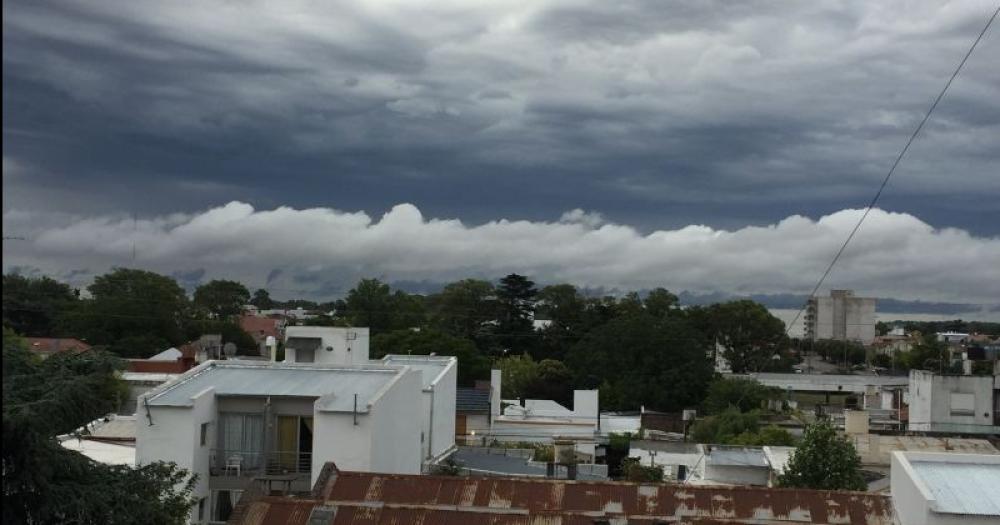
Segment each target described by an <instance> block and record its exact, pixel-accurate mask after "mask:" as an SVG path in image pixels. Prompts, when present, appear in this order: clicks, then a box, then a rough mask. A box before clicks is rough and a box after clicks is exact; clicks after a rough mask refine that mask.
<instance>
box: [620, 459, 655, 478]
mask: <svg viewBox="0 0 1000 525" xmlns="http://www.w3.org/2000/svg"><path fill="white" fill-rule="evenodd" d="M622 477H623V478H624V479H625V480H627V481H639V482H644V481H645V482H649V481H652V482H660V481H663V467H660V466H651V467H647V466H645V465H642V464H641V463H639V458H624V459H622Z"/></svg>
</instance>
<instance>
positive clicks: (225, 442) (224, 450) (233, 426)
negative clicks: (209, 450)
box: [216, 412, 264, 470]
mask: <svg viewBox="0 0 1000 525" xmlns="http://www.w3.org/2000/svg"><path fill="white" fill-rule="evenodd" d="M218 434H219V435H218V437H217V440H218V443H219V450H218V452H217V454H216V458H217V461H218V462H219V463H218V464H217V468H220V469H224V468H225V467H226V462H227V461H228V460H229V459H230V458H233V457H238V458H239V460H238V461H239V464H240V467H241V469H242V470H247V469H253V468H257V467H260V466H262V465H263V451H264V416H263V415H261V414H244V413H238V412H220V413H219V429H218Z"/></svg>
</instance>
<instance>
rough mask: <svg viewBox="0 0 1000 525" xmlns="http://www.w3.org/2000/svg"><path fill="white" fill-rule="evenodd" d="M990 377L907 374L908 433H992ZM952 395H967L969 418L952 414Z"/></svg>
mask: <svg viewBox="0 0 1000 525" xmlns="http://www.w3.org/2000/svg"><path fill="white" fill-rule="evenodd" d="M993 382H994V381H993V377H991V376H943V375H936V374H934V373H933V372H927V371H923V370H911V371H910V426H909V428H910V430H916V431H924V432H983V433H991V432H995V431H996V427H995V426H994V425H993V408H994V407H993ZM952 394H965V395H971V396H972V397H973V398H974V408H973V410H972V413H971V414H968V415H962V414H955V413H954V412H953V411H952Z"/></svg>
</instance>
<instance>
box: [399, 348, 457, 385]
mask: <svg viewBox="0 0 1000 525" xmlns="http://www.w3.org/2000/svg"><path fill="white" fill-rule="evenodd" d="M382 362H383V363H385V364H387V365H396V366H401V365H409V367H410V368H413V369H414V370H419V371H420V372H421V373H422V374H423V376H424V388H427V387H429V386H431V385H433V384H435V383H437V380H438V379H439V378H440V377H441V374H443V373H444V371H445V370H446V369H447V368H448V367H449V366H451V365H452V364H453V363H457V360H456V359H455V358H454V357H451V356H443V355H397V354H389V355H387V356H385V357H383V358H382Z"/></svg>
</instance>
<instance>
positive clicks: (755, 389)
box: [703, 377, 780, 414]
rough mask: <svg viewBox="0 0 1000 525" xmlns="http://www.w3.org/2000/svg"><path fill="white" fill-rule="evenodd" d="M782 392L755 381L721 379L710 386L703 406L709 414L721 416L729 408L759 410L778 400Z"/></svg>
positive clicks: (736, 378)
mask: <svg viewBox="0 0 1000 525" xmlns="http://www.w3.org/2000/svg"><path fill="white" fill-rule="evenodd" d="M779 395H780V391H778V390H777V389H774V388H768V387H766V386H764V385H762V384H760V383H759V382H757V380H755V379H746V378H739V377H734V378H719V379H716V380H715V381H712V384H711V385H709V386H708V395H707V396H705V401H704V403H703V406H704V407H705V412H706V413H708V414H720V413H722V412H723V411H725V410H726V409H728V408H729V407H735V408H736V409H737V410H739V411H740V412H749V411H751V410H755V409H759V408H761V407H762V406H763V404H764V403H765V402H766V401H768V400H769V399H776V398H777V397H778V396H779Z"/></svg>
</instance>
